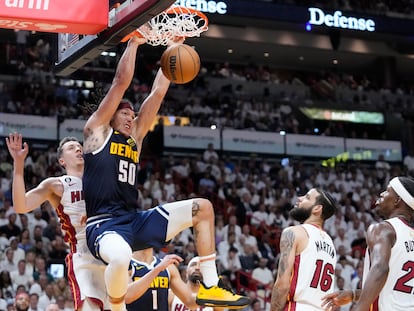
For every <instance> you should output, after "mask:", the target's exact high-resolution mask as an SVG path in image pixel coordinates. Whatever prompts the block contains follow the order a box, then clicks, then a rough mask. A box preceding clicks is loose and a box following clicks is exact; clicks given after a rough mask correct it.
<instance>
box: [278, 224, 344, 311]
mask: <svg viewBox="0 0 414 311" xmlns="http://www.w3.org/2000/svg"><path fill="white" fill-rule="evenodd" d="M302 226H303V228H304V229H305V230H306V232H307V234H308V236H309V241H308V245H307V246H306V248H305V249H304V250H303V252H301V253H300V254H299V255H297V256H296V257H295V265H294V270H293V274H292V281H291V288H290V291H289V298H288V303H287V304H286V307H285V310H292V309H289V307H290V308H292V307H293V308H296V309H294V310H301V311H304V310H309V311H312V310H322V307H321V301H322V297H323V296H324V295H326V294H329V293H332V292H333V290H334V279H333V275H334V272H335V266H336V251H335V246H334V244H333V241H332V239H331V237H330V236H329V235H328V234H327V233H326V232H325V231H323V230H322V229H321V228H318V227H317V226H314V225H310V224H303V225H302ZM312 289H314V290H312Z"/></svg>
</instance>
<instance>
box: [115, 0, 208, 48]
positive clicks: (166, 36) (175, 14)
mask: <svg viewBox="0 0 414 311" xmlns="http://www.w3.org/2000/svg"><path fill="white" fill-rule="evenodd" d="M207 29H208V19H207V16H205V15H204V14H203V13H201V12H200V11H197V10H194V9H190V8H186V7H182V6H172V7H170V8H168V9H166V10H165V11H163V12H161V13H160V14H158V15H156V16H154V17H153V18H152V19H150V20H149V21H148V22H146V23H145V24H143V25H142V26H141V27H139V28H138V29H137V30H135V31H134V32H132V33H130V34H129V35H127V36H125V37H124V38H123V39H122V40H121V42H125V41H128V40H129V39H130V38H131V37H132V36H133V35H137V36H139V37H143V38H145V39H146V40H147V43H148V44H150V45H153V46H157V45H167V44H168V43H169V42H170V41H172V40H173V39H174V38H175V37H185V38H189V37H199V36H200V34H201V33H202V32H204V31H206V30H207Z"/></svg>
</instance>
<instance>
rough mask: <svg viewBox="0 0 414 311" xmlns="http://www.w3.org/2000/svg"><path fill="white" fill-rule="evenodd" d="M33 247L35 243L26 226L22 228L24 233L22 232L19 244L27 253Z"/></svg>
mask: <svg viewBox="0 0 414 311" xmlns="http://www.w3.org/2000/svg"><path fill="white" fill-rule="evenodd" d="M32 247H33V244H32V241H31V238H30V231H29V229H27V228H25V229H23V230H22V233H21V234H20V242H19V244H18V248H19V249H21V250H23V252H24V253H26V252H27V251H28V250H30V249H31V248H32ZM25 256H26V255H25Z"/></svg>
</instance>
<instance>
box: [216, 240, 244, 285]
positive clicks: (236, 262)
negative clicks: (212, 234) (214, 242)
mask: <svg viewBox="0 0 414 311" xmlns="http://www.w3.org/2000/svg"><path fill="white" fill-rule="evenodd" d="M219 260H220V263H221V267H222V269H223V270H222V272H221V273H222V274H223V275H225V276H227V277H228V279H229V280H230V282H231V284H232V285H233V287H234V286H235V285H236V272H237V271H238V270H240V269H241V263H240V259H239V254H238V249H237V248H235V247H233V246H231V247H230V248H229V250H228V251H227V253H226V254H221V255H220V256H219Z"/></svg>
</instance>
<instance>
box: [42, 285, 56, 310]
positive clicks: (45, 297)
mask: <svg viewBox="0 0 414 311" xmlns="http://www.w3.org/2000/svg"><path fill="white" fill-rule="evenodd" d="M51 303H56V298H55V292H54V288H53V285H52V284H51V283H49V284H47V285H46V287H45V290H44V292H43V293H42V294H41V295H40V297H39V304H38V306H39V308H40V309H45V310H47V309H46V308H47V306H48V305H49V304H51Z"/></svg>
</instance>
